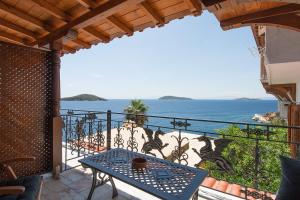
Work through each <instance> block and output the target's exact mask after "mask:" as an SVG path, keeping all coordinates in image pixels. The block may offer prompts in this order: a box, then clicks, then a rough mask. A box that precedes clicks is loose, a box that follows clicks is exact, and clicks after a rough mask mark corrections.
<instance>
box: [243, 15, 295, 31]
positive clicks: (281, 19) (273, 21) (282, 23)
mask: <svg viewBox="0 0 300 200" xmlns="http://www.w3.org/2000/svg"><path fill="white" fill-rule="evenodd" d="M253 24H258V25H266V26H277V27H281V28H286V29H290V30H294V31H299V32H300V16H298V15H295V14H288V15H282V16H274V17H266V18H260V19H255V20H250V21H247V22H245V23H243V24H242V26H247V25H253Z"/></svg>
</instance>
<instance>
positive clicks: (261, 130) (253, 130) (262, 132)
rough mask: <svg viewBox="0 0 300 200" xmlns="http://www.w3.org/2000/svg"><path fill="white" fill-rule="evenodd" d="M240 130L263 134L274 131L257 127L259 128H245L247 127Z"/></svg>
mask: <svg viewBox="0 0 300 200" xmlns="http://www.w3.org/2000/svg"><path fill="white" fill-rule="evenodd" d="M241 131H243V132H244V133H247V134H253V135H263V136H267V135H270V134H275V132H273V131H270V130H263V129H259V128H247V129H241Z"/></svg>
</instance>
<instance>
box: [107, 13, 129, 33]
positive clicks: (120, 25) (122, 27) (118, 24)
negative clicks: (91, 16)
mask: <svg viewBox="0 0 300 200" xmlns="http://www.w3.org/2000/svg"><path fill="white" fill-rule="evenodd" d="M107 20H108V21H109V22H110V23H111V24H112V25H114V27H116V28H117V29H119V30H120V31H121V32H124V33H126V34H127V35H128V36H130V35H132V34H133V30H132V29H131V28H129V27H128V26H127V25H126V24H124V23H123V22H121V21H120V20H119V19H118V18H117V17H115V16H113V15H112V16H109V17H107Z"/></svg>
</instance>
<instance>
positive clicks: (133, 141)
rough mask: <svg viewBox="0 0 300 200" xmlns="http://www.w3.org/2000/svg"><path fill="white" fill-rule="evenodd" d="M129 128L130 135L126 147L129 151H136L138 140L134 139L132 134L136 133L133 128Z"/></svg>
mask: <svg viewBox="0 0 300 200" xmlns="http://www.w3.org/2000/svg"><path fill="white" fill-rule="evenodd" d="M129 130H130V137H129V139H128V141H127V149H128V150H129V149H130V150H131V151H136V152H137V151H138V142H137V141H136V139H135V137H134V134H135V133H137V132H138V131H137V130H134V128H133V127H132V128H129Z"/></svg>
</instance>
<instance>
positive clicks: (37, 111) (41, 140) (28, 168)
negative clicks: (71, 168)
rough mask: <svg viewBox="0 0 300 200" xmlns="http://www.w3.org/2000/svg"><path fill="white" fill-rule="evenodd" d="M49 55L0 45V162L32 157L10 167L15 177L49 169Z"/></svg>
mask: <svg viewBox="0 0 300 200" xmlns="http://www.w3.org/2000/svg"><path fill="white" fill-rule="evenodd" d="M51 60H52V54H51V53H50V52H46V51H41V50H37V49H33V48H27V47H22V46H17V45H11V44H7V43H0V161H1V160H4V159H7V158H14V157H17V156H35V157H36V158H37V159H36V161H34V162H30V163H28V162H27V163H19V164H17V165H13V167H14V168H15V169H16V172H17V175H29V174H37V173H44V172H48V171H50V170H51V167H52V131H51V130H52V101H53V89H52V88H53V87H52V82H53V81H52V80H53V73H52V62H51Z"/></svg>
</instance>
